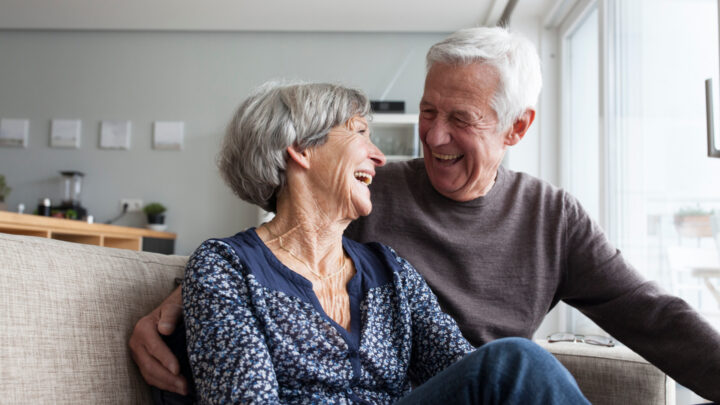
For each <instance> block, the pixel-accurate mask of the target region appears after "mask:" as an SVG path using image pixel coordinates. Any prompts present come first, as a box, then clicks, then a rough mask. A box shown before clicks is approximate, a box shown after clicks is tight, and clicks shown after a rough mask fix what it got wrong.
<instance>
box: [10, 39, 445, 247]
mask: <svg viewBox="0 0 720 405" xmlns="http://www.w3.org/2000/svg"><path fill="white" fill-rule="evenodd" d="M444 36H445V34H348V33H203V32H194V33H187V32H107V31H106V32H85V31H74V32H73V31H0V55H1V56H0V117H2V118H27V119H30V141H29V146H28V148H26V149H12V148H0V174H5V176H6V177H7V180H8V182H9V185H10V186H11V187H13V192H12V194H11V195H10V198H9V199H8V201H7V202H8V205H9V207H10V209H15V207H17V204H18V203H24V204H26V205H27V206H28V207H29V208H30V209H31V210H32V208H34V207H35V206H36V204H37V201H38V199H40V198H42V197H45V196H48V197H51V198H53V200H54V201H55V200H58V199H59V198H60V197H61V193H60V190H59V186H58V183H59V180H58V179H59V176H58V171H59V170H80V171H83V172H85V173H86V178H85V182H84V192H83V205H84V206H85V207H87V208H88V209H89V210H90V212H91V213H92V214H93V215H94V216H95V218H96V221H98V222H100V221H105V220H107V219H109V218H111V217H112V216H114V215H115V214H116V213H117V212H118V210H119V200H120V199H121V198H125V197H132V198H142V199H143V200H144V201H145V202H150V201H160V202H162V203H164V204H165V205H166V206H168V208H169V211H168V215H167V216H168V218H167V220H168V222H169V230H171V231H173V232H177V234H178V240H177V244H176V252H177V253H179V254H189V253H190V252H192V250H193V249H194V248H195V247H196V246H197V245H198V244H200V242H202V241H203V240H204V239H206V238H208V237H212V236H228V235H231V234H234V233H235V232H238V231H240V230H242V229H244V228H246V227H249V226H253V225H255V223H256V219H257V215H256V210H255V209H254V207H251V206H250V205H248V204H245V203H243V202H241V201H240V200H238V199H237V198H235V197H234V196H233V195H232V194H231V193H230V191H229V190H228V189H227V188H226V187H225V186H224V184H223V183H222V181H221V180H220V178H219V176H218V174H217V172H216V169H215V166H214V158H215V155H216V153H217V150H218V145H219V142H220V140H221V137H222V134H223V129H224V126H225V125H226V123H227V122H228V120H229V119H230V117H231V115H232V113H233V110H234V109H235V108H236V107H237V105H238V104H239V102H240V101H241V100H242V99H243V98H244V97H245V95H246V94H247V92H248V91H249V90H250V89H252V88H253V87H254V86H257V85H259V84H260V83H262V82H264V81H266V80H268V79H273V78H294V79H303V80H314V81H335V82H341V83H344V84H347V85H351V86H357V87H359V88H362V89H364V90H365V91H366V92H367V93H368V94H369V96H370V97H371V98H379V97H380V96H381V94H382V93H383V92H384V91H385V88H386V86H387V85H388V83H389V82H390V81H391V79H392V77H393V76H394V75H395V74H396V71H397V70H398V69H399V68H400V67H401V66H403V63H404V61H405V60H406V59H408V63H407V65H406V66H405V69H404V70H403V71H402V74H400V76H399V79H398V80H397V82H396V83H395V84H394V86H393V87H392V88H391V89H390V90H389V92H388V99H396V100H404V101H405V102H406V105H407V109H408V111H409V112H417V105H418V102H419V98H420V96H421V92H422V85H423V80H424V55H425V52H426V50H427V49H428V48H429V46H430V45H431V44H433V43H434V42H436V41H438V40H439V39H441V38H443V37H444ZM53 118H67V119H81V120H82V121H83V127H82V131H83V133H82V144H81V148H80V149H79V150H66V149H54V148H50V147H49V126H50V120H51V119H53ZM103 119H127V120H131V121H132V125H133V134H132V146H131V149H130V150H129V151H109V150H103V149H99V148H98V133H99V122H100V121H101V120H103ZM156 120H180V121H184V122H185V147H184V150H183V151H180V152H169V151H155V150H152V148H151V138H152V122H153V121H156ZM142 222H143V218H142V215H139V214H132V215H129V216H128V217H127V218H125V219H124V220H123V221H122V222H121V224H128V225H142Z"/></svg>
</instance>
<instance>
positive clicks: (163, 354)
mask: <svg viewBox="0 0 720 405" xmlns="http://www.w3.org/2000/svg"><path fill="white" fill-rule="evenodd" d="M157 336H160V335H157ZM146 347H147V351H148V353H150V355H151V356H152V357H153V358H154V359H155V360H157V361H158V362H160V364H161V365H162V366H163V367H164V368H165V369H166V370H167V371H169V372H170V373H172V374H174V375H178V374H179V373H180V363H179V362H178V359H177V357H175V355H174V354H173V353H172V352H171V351H170V348H169V347H168V346H167V345H166V344H165V342H164V341H163V340H162V339H160V338H159V337H158V338H153V339H148V343H147V344H146Z"/></svg>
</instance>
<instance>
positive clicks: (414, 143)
mask: <svg viewBox="0 0 720 405" xmlns="http://www.w3.org/2000/svg"><path fill="white" fill-rule="evenodd" d="M370 127H371V132H370V139H372V141H373V143H374V144H375V145H376V146H377V147H378V148H380V150H381V151H382V152H383V153H384V154H385V156H386V157H387V158H388V161H398V160H408V159H412V158H415V157H418V156H420V154H421V153H422V148H421V147H420V138H419V136H418V115H417V114H380V113H378V114H375V115H373V117H372V120H371V121H370Z"/></svg>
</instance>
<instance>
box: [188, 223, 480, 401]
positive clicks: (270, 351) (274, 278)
mask: <svg viewBox="0 0 720 405" xmlns="http://www.w3.org/2000/svg"><path fill="white" fill-rule="evenodd" d="M343 247H344V249H345V252H347V254H348V255H349V256H350V258H351V259H352V260H353V263H354V264H355V268H356V270H357V274H356V275H355V276H354V277H353V278H352V279H351V280H350V281H349V282H348V284H347V289H348V294H349V297H350V314H351V326H350V331H347V330H346V329H344V328H342V327H341V326H340V325H339V324H337V323H336V322H334V321H333V320H332V319H330V318H329V317H328V316H327V315H326V314H325V312H324V311H323V309H322V307H321V305H320V302H319V301H318V299H317V297H316V296H315V293H314V292H313V290H312V284H311V283H310V281H308V280H307V279H305V278H304V277H302V276H300V275H299V274H297V273H295V272H294V271H292V270H290V269H289V268H287V267H285V266H284V265H283V264H282V263H281V262H280V261H279V260H278V259H277V258H276V257H275V256H274V255H273V254H272V252H271V251H270V250H269V249H268V248H267V246H265V244H264V243H263V242H262V240H261V239H260V238H259V237H258V236H257V233H256V232H255V230H254V229H250V230H247V231H245V232H241V233H238V234H237V235H235V236H233V237H230V238H225V239H211V240H208V241H206V242H204V243H203V244H202V245H201V246H200V247H199V248H198V249H197V250H196V251H195V253H194V254H193V255H192V257H191V258H190V261H189V262H188V265H187V269H186V274H185V281H184V283H183V304H184V306H185V322H186V325H187V337H188V354H189V358H190V364H191V368H192V372H193V377H194V379H195V384H196V387H197V390H198V399H199V400H200V402H201V403H212V404H215V403H259V404H274V403H288V404H317V403H336V404H345V403H371V404H390V403H393V402H395V401H396V400H398V399H399V398H401V397H402V396H403V395H405V394H406V393H408V392H409V391H410V387H411V385H415V386H417V385H419V384H422V383H423V382H424V381H426V380H427V379H429V378H430V377H432V376H434V375H435V374H437V373H438V372H440V371H442V370H443V369H445V368H446V367H447V366H449V365H450V364H452V363H454V362H455V361H457V360H459V359H461V358H462V357H463V356H464V355H465V354H467V353H469V352H470V351H472V350H473V348H472V346H471V345H470V344H469V343H468V342H467V341H466V340H465V339H464V338H463V337H462V335H461V334H460V330H459V329H458V327H457V325H456V324H455V321H453V320H452V318H450V317H449V316H448V315H446V314H445V313H443V312H442V311H441V310H440V307H439V305H438V302H437V299H436V297H435V296H434V295H433V293H432V292H431V291H430V289H429V288H428V286H427V284H426V283H425V281H424V280H423V279H422V277H421V276H420V275H419V274H418V273H417V272H416V271H415V269H414V268H413V267H412V266H411V265H410V264H409V263H408V262H407V261H405V260H404V259H402V258H400V257H398V256H397V255H396V254H395V252H394V251H393V250H392V249H390V248H388V247H386V246H384V245H381V244H378V243H369V244H360V243H357V242H354V241H352V240H349V239H346V238H343Z"/></svg>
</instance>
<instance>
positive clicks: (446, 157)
mask: <svg viewBox="0 0 720 405" xmlns="http://www.w3.org/2000/svg"><path fill="white" fill-rule="evenodd" d="M432 155H433V157H434V158H437V159H440V160H453V159H457V158H459V157H461V156H462V154H457V155H443V154H442V153H435V152H433V154H432Z"/></svg>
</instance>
